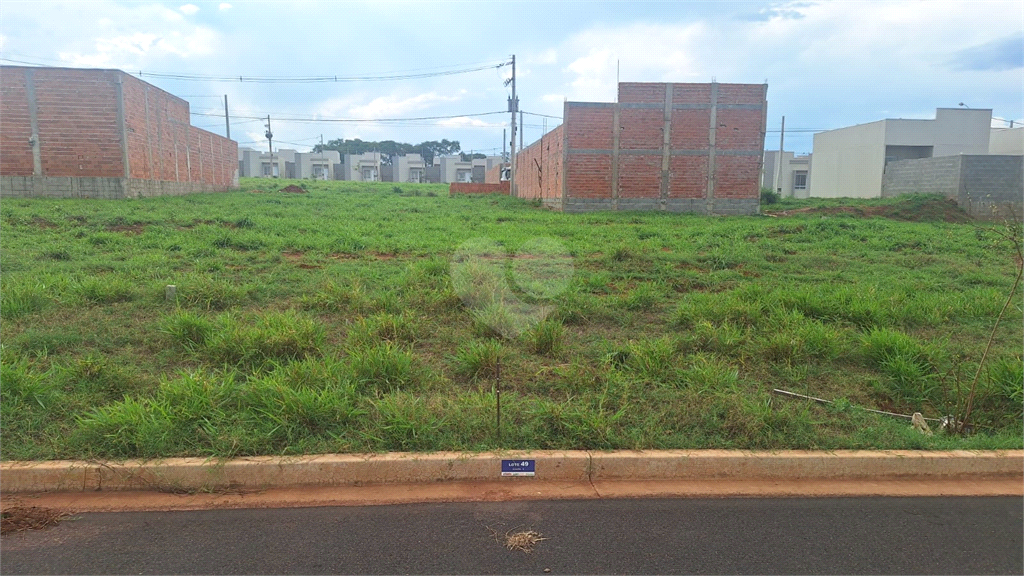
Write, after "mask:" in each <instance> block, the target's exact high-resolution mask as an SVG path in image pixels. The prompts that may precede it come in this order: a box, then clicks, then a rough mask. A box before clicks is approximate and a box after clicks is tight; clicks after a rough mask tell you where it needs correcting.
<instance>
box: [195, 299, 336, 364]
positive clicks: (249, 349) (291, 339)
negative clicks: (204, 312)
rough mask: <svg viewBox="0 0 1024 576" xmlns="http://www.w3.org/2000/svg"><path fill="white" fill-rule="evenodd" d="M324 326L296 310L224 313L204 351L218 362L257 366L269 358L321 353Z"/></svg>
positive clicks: (207, 339)
mask: <svg viewBox="0 0 1024 576" xmlns="http://www.w3.org/2000/svg"><path fill="white" fill-rule="evenodd" d="M324 338H325V333H324V328H323V326H321V325H320V324H319V323H318V322H316V321H315V320H313V319H312V318H309V317H307V316H304V315H301V314H299V313H297V312H294V311H292V310H288V311H285V312H269V313H266V314H259V315H236V314H231V313H225V314H222V315H221V316H219V317H218V318H217V322H216V329H215V330H214V331H213V332H212V333H211V334H210V335H209V336H208V337H207V338H206V340H205V342H204V345H203V349H202V355H203V356H204V357H205V358H206V359H207V360H209V361H210V362H213V363H214V364H233V365H237V366H256V365H260V364H262V363H264V362H267V361H269V360H294V359H299V358H305V357H309V356H319V355H320V353H321V350H322V348H323V344H324Z"/></svg>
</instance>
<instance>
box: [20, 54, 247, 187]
mask: <svg viewBox="0 0 1024 576" xmlns="http://www.w3.org/2000/svg"><path fill="white" fill-rule="evenodd" d="M237 187H238V144H237V143H236V142H235V141H233V140H229V139H227V138H224V137H223V136H218V135H217V134H213V133H212V132H207V131H206V130H201V129H199V128H195V127H193V126H192V125H191V122H190V116H189V104H188V102H186V101H185V100H182V99H181V98H178V97H176V96H174V95H172V94H169V93H167V92H165V91H163V90H161V89H159V88H157V87H156V86H152V85H150V84H148V83H146V82H143V81H142V80H139V79H137V78H134V77H132V76H130V75H128V74H125V73H124V72H122V71H120V70H83V69H76V68H35V67H22V66H0V195H2V196H21V197H28V196H44V197H53V198H137V197H143V196H159V195H165V194H188V193H190V192H210V191H220V190H229V189H233V188H237Z"/></svg>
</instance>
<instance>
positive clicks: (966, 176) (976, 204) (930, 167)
mask: <svg viewBox="0 0 1024 576" xmlns="http://www.w3.org/2000/svg"><path fill="white" fill-rule="evenodd" d="M914 193H921V194H942V195H943V196H946V197H947V198H951V199H954V200H956V201H957V204H958V205H959V206H960V207H961V208H963V209H964V211H966V212H967V213H968V214H970V215H971V216H974V217H975V218H980V219H1003V218H1012V217H1014V215H1015V216H1016V218H1020V219H1024V156H1018V155H981V154H971V155H966V154H965V155H959V156H944V157H938V158H920V159H915V160H899V161H896V162H890V163H889V164H888V165H887V166H886V167H885V174H883V176H882V197H883V198H891V197H894V196H899V195H901V194H914Z"/></svg>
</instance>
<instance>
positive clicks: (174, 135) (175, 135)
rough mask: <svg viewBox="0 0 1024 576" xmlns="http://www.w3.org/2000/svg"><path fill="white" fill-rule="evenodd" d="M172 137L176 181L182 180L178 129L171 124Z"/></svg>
mask: <svg viewBox="0 0 1024 576" xmlns="http://www.w3.org/2000/svg"><path fill="white" fill-rule="evenodd" d="M171 139H172V140H173V141H174V181H175V182H181V176H180V175H179V174H178V129H177V128H176V127H175V126H173V125H172V126H171Z"/></svg>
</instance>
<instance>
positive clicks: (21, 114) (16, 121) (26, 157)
mask: <svg viewBox="0 0 1024 576" xmlns="http://www.w3.org/2000/svg"><path fill="white" fill-rule="evenodd" d="M30 136H32V126H31V122H30V121H29V114H28V93H27V91H26V86H25V73H24V72H23V69H21V68H8V67H6V66H5V67H3V68H0V174H4V175H10V176H31V175H32V145H31V144H29V141H28V139H29V137H30Z"/></svg>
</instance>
